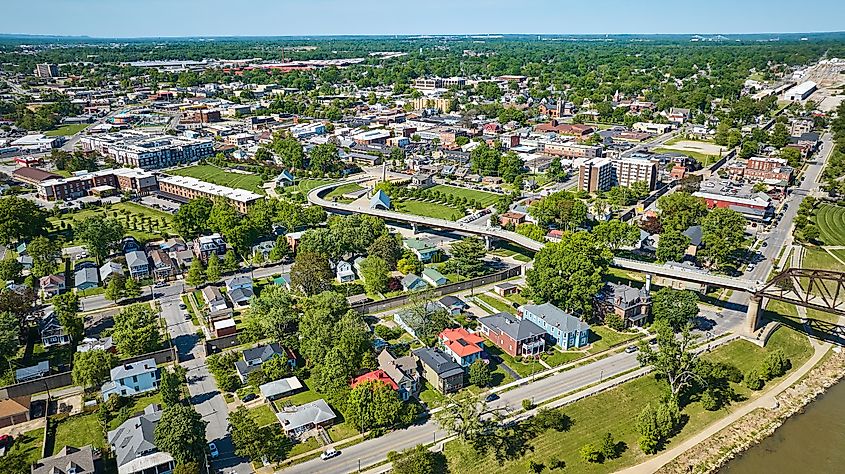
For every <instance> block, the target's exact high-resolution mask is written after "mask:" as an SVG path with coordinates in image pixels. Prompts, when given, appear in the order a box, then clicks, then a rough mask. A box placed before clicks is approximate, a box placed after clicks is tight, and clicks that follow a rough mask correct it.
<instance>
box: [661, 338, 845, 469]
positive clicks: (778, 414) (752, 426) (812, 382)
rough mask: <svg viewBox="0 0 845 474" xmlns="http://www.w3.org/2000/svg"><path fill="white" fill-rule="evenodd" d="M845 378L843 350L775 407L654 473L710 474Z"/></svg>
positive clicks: (751, 415) (740, 422) (741, 421)
mask: <svg viewBox="0 0 845 474" xmlns="http://www.w3.org/2000/svg"><path fill="white" fill-rule="evenodd" d="M843 376H845V351H841V352H839V353H835V352H834V353H832V354H831V355H830V356H829V357H828V358H827V359H824V360H823V361H822V362H821V363H820V364H819V365H818V366H816V367H814V368H813V369H812V370H810V371H809V372H808V373H807V374H806V375H805V376H804V378H803V379H801V380H800V381H799V382H797V383H795V384H794V385H793V386H791V387H789V388H788V389H786V390H784V391H783V392H782V393H781V394H779V395H778V396H777V397H776V398H777V405H776V406H774V407H772V408H769V409H765V408H758V409H756V410H754V411H752V412H751V413H749V414H747V415H745V416H744V417H742V418H740V419H739V420H737V421H736V422H735V423H733V424H732V425H730V426H728V427H727V428H725V429H723V430H722V431H720V432H718V433H716V434H715V435H713V436H711V437H710V438H708V439H707V440H705V441H703V442H701V443H699V444H698V445H697V446H695V447H693V448H692V449H689V450H687V451H686V452H685V453H683V454H681V455H680V456H678V457H677V458H675V459H674V460H672V462H670V463H668V464H666V465H665V466H663V467H662V468H660V469H659V470H658V471H657V472H659V473H664V474H669V473H673V474H674V473H678V474H680V473H691V472H692V473H712V472H716V471H717V470H718V469H719V468H720V467H721V466H723V465H724V464H725V463H726V462H728V461H730V460H731V459H733V458H734V457H736V456H737V455H738V454H740V453H742V452H743V451H745V450H746V449H748V448H750V447H751V446H754V445H755V444H757V443H759V442H760V441H762V440H763V439H765V438H767V437H769V436H771V435H772V434H773V433H774V432H775V430H776V429H777V428H778V427H780V426H781V425H782V424H783V422H784V421H786V419H787V418H789V417H790V416H792V415H794V414H796V413H798V412H799V411H801V410H802V409H803V408H804V407H805V406H806V405H807V404H809V403H810V402H812V401H813V400H814V399H815V398H816V397H817V396H819V395H820V394H822V393H823V392H824V391H825V390H826V389H827V388H828V387H830V386H831V385H833V384H835V383H836V382H838V381H839V380H840V379H841V378H842V377H843Z"/></svg>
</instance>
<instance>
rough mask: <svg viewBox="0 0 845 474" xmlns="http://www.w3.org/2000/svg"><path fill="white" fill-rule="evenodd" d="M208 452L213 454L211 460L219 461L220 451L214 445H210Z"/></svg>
mask: <svg viewBox="0 0 845 474" xmlns="http://www.w3.org/2000/svg"><path fill="white" fill-rule="evenodd" d="M208 451H209V452H210V453H211V459H217V458H218V457H219V456H220V451H218V450H217V445H216V444H214V443H208Z"/></svg>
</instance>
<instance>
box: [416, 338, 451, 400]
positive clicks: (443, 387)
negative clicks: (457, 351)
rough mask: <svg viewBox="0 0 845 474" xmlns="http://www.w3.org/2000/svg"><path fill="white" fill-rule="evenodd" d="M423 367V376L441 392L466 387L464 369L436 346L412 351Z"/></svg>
mask: <svg viewBox="0 0 845 474" xmlns="http://www.w3.org/2000/svg"><path fill="white" fill-rule="evenodd" d="M411 353H412V354H413V356H414V359H415V360H416V361H417V364H418V365H419V366H420V367H422V375H423V377H424V378H425V379H426V380H427V381H428V383H430V384H431V385H432V386H433V387H435V388H436V389H437V390H439V391H440V393H444V394H445V393H452V392H457V391H458V390H460V389H462V388H463V387H464V369H463V368H462V367H461V366H460V365H458V363H457V362H455V360H454V359H452V357H450V356H449V355H448V354H446V353H445V352H443V351H442V350H441V349H439V348H436V347H423V348H420V349H416V350H414V351H412V352H411Z"/></svg>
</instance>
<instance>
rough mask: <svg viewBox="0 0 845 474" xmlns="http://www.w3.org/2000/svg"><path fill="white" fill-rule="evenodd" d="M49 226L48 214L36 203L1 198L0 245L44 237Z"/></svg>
mask: <svg viewBox="0 0 845 474" xmlns="http://www.w3.org/2000/svg"><path fill="white" fill-rule="evenodd" d="M48 225H49V224H48V222H47V212H46V211H44V210H43V209H41V208H40V207H39V206H38V205H37V204H36V203H35V202H34V201H30V200H29V199H24V198H22V197H17V196H9V197H4V198H0V244H4V245H11V244H13V243H15V242H21V241H28V240H31V239H32V238H33V237H36V236H39V235H44V234H45V233H46V229H47V228H48Z"/></svg>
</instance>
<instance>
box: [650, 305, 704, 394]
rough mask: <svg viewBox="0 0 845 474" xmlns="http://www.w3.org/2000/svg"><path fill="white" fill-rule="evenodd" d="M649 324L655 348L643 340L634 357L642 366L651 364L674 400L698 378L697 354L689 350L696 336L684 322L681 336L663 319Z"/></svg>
mask: <svg viewBox="0 0 845 474" xmlns="http://www.w3.org/2000/svg"><path fill="white" fill-rule="evenodd" d="M652 328H653V330H654V332H655V333H656V335H657V350H655V349H653V348H652V347H651V345H650V344H648V343H646V342H642V343H640V353H639V354H638V355H637V360H638V361H639V362H640V364H642V365H643V366H646V365H650V366H651V367H652V368H653V369H654V372H655V373H656V374H657V375H658V376H659V377H660V378H662V379H664V380H666V383H668V384H669V393H670V394H671V395H672V398H673V399H675V400H677V399H678V397H680V396H681V395H682V392H683V391H684V390H685V389H687V388H689V387H690V386H692V384H693V382H694V381H695V380H696V379H697V374H696V368H697V365H698V354H696V353H695V352H693V350H692V347H693V345H694V343H695V340H696V336H694V335H692V333H690V329H689V326H688V325H687V326H684V327H683V328H681V333H680V337H676V336H675V331H674V330H673V329H672V326H670V325H669V324H668V323H667V322H666V321H663V320H657V321H655V322H654V325H653V326H652Z"/></svg>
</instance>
